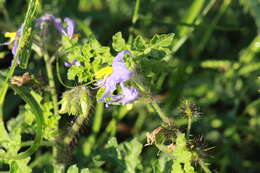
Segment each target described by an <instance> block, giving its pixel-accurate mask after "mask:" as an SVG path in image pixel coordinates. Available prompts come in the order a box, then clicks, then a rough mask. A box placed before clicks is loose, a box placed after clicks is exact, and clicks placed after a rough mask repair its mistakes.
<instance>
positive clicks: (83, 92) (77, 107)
mask: <svg viewBox="0 0 260 173" xmlns="http://www.w3.org/2000/svg"><path fill="white" fill-rule="evenodd" d="M60 104H61V109H60V110H59V113H61V114H65V113H68V114H69V115H87V114H88V112H89V110H90V107H91V99H90V96H89V91H88V89H87V88H86V87H85V86H78V87H75V88H73V89H71V90H69V91H66V92H64V93H63V95H62V99H61V101H60Z"/></svg>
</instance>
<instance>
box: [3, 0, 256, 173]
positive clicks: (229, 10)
mask: <svg viewBox="0 0 260 173" xmlns="http://www.w3.org/2000/svg"><path fill="white" fill-rule="evenodd" d="M28 2H29V1H25V0H8V1H4V0H0V31H1V33H3V32H6V31H16V30H17V29H18V28H19V27H20V25H21V23H22V22H23V21H24V19H25V14H26V9H27V6H28ZM136 2H137V3H140V4H136ZM38 13H39V14H40V15H43V14H45V13H52V14H54V15H55V16H58V17H61V18H63V17H70V18H72V19H74V20H75V21H76V27H77V28H76V33H77V34H79V37H74V38H73V39H69V38H68V37H65V36H63V37H62V38H61V39H59V36H57V33H56V32H55V31H51V29H50V33H51V37H50V38H46V40H47V41H48V44H47V45H48V46H47V47H48V48H47V49H48V51H49V52H51V53H55V52H56V50H58V53H59V57H60V60H59V61H60V62H64V61H68V62H72V61H73V60H74V59H78V60H79V61H80V62H81V63H82V64H83V66H80V67H76V66H71V67H70V68H68V69H67V68H64V67H63V66H62V65H61V63H60V69H59V70H60V72H59V73H60V77H61V80H63V81H65V82H64V83H66V84H67V85H69V86H74V85H76V86H77V85H80V84H81V83H88V82H92V81H93V80H94V75H93V74H94V73H95V72H97V71H98V70H99V69H101V68H103V67H105V66H109V65H111V62H112V60H113V55H116V53H117V52H119V51H121V50H124V49H129V50H131V52H132V53H133V55H132V56H131V57H132V59H131V57H129V58H125V61H126V64H127V66H128V67H129V68H130V69H131V70H135V72H136V74H135V78H134V80H133V81H131V82H132V84H133V85H140V86H138V87H140V88H142V89H143V90H142V95H143V97H142V98H140V99H139V100H138V101H137V102H136V103H134V104H129V105H126V106H111V107H112V108H111V107H110V108H107V109H106V108H104V107H103V105H102V104H97V105H96V106H94V104H93V105H91V108H90V116H88V118H87V120H85V119H83V120H85V122H86V123H84V122H81V123H80V125H82V124H83V125H82V126H83V127H82V128H81V130H80V131H79V132H78V130H79V128H80V127H78V129H77V131H76V132H72V133H73V135H72V136H70V137H72V138H73V139H71V140H72V142H71V143H70V144H69V145H63V144H60V143H61V141H63V139H64V136H66V133H68V132H71V131H68V129H67V128H68V127H74V126H73V123H74V122H78V121H77V118H79V117H77V116H66V115H56V114H55V113H54V112H53V105H52V104H51V97H52V94H51V92H50V90H51V87H50V86H49V85H48V78H47V75H46V70H45V69H44V68H45V67H44V61H43V59H42V57H41V56H42V55H41V54H43V52H41V51H38V52H37V51H36V50H35V47H34V45H32V49H33V50H34V51H36V52H37V53H31V54H30V59H29V58H28V57H29V53H28V54H26V53H25V55H26V56H24V57H26V58H25V61H24V62H25V65H24V66H22V67H27V69H26V70H25V69H22V68H19V67H17V68H16V70H15V74H16V75H20V74H22V73H24V72H26V71H29V72H30V73H31V74H34V75H35V76H36V78H37V80H38V81H37V82H38V83H37V84H35V83H28V84H27V85H26V87H28V88H27V89H29V90H34V91H32V92H28V93H27V92H26V93H27V94H28V95H30V96H31V97H33V99H34V100H36V102H37V104H39V105H40V106H39V107H40V108H39V109H41V110H42V111H43V118H44V123H45V125H44V127H45V128H44V129H43V138H44V140H43V141H42V142H41V146H40V148H39V149H38V150H37V152H36V153H35V154H33V155H32V156H31V157H28V158H26V159H22V160H10V161H6V160H4V159H3V158H0V171H2V172H4V171H5V172H8V170H10V171H11V172H17V173H20V172H30V171H33V172H68V173H74V172H77V173H78V172H81V173H85V172H86V173H87V172H93V173H101V172H104V173H105V172H144V173H150V172H154V173H158V172H163V173H166V172H170V171H174V170H179V171H176V172H194V171H195V172H207V169H203V168H202V167H203V164H201V160H204V161H205V162H207V163H205V164H206V166H209V168H210V170H212V172H214V171H215V172H221V173H226V172H241V173H243V172H248V173H257V172H258V171H259V170H260V159H259V156H258V153H259V152H260V140H259V139H260V134H259V133H258V130H260V109H259V106H260V98H259V92H258V90H259V86H260V80H259V79H257V78H258V76H259V72H260V61H259V56H260V35H259V31H260V1H259V0H239V1H232V0H209V1H203V0H194V1H192V0H186V1H181V0H179V1H173V0H140V1H138V0H137V1H133V0H74V1H70V0H45V1H42V2H41V6H40V8H39V9H38ZM30 27H32V25H31V24H30ZM50 28H51V26H50ZM171 33H175V35H174V34H171ZM25 36H26V34H25ZM30 36H31V34H28V35H27V40H30V41H36V42H40V41H41V40H37V38H36V37H35V38H33V39H36V40H31V37H30ZM57 40H59V41H57ZM4 41H6V40H5V38H4V36H3V34H0V42H1V43H2V42H4ZM26 45H27V46H28V47H26V49H30V46H31V45H30V44H26ZM22 46H24V45H22ZM27 55H28V56H27ZM11 61H12V55H11V53H10V51H9V49H8V47H7V46H5V47H4V46H1V47H0V68H1V71H0V74H1V75H4V76H6V74H7V72H8V71H9V65H10V64H11ZM27 62H28V66H27ZM53 68H54V66H53ZM54 77H55V78H54V80H55V81H56V83H57V85H56V89H57V94H58V99H59V100H61V97H62V94H63V92H64V91H65V87H64V86H62V85H60V84H59V80H58V74H55V75H54ZM2 85H3V82H2V80H0V86H2ZM41 90H44V92H42V93H44V94H39V93H41V92H40V91H41ZM67 92H68V91H67ZM100 92H101V91H100ZM0 94H2V93H0ZM89 94H90V95H91V96H90V97H92V96H93V97H94V91H93V92H91V93H89ZM99 94H100V93H99ZM185 99H188V100H190V101H191V102H192V103H195V104H196V105H197V106H198V107H199V108H200V109H199V110H196V111H199V113H198V115H199V116H196V117H194V118H193V119H192V122H193V123H192V127H191V133H190V134H191V136H190V137H189V136H188V137H187V138H188V139H187V140H184V139H185V136H184V133H185V132H186V127H187V124H188V121H187V119H186V117H184V116H183V115H182V110H181V107H182V103H183V102H182V101H183V100H185ZM79 100H80V99H79ZM67 101H68V100H67ZM79 102H80V101H79ZM154 102H156V103H159V104H160V107H161V109H162V111H163V112H164V114H166V115H167V116H168V117H169V118H170V119H172V120H173V126H174V128H175V126H177V127H178V129H179V130H178V131H177V132H176V131H172V129H170V130H169V129H168V128H169V127H168V125H166V126H167V127H166V128H165V129H166V131H167V135H165V136H166V138H163V139H161V138H160V139H158V141H159V142H160V144H159V143H157V145H153V146H144V144H145V143H146V139H145V138H146V133H147V132H151V131H153V130H154V129H156V128H158V127H159V126H164V125H163V124H162V123H161V120H160V119H159V118H158V116H156V115H157V113H156V111H155V110H154V109H153V107H152V104H151V103H154ZM88 106H89V105H88ZM94 107H95V108H94ZM64 109H65V107H64ZM79 109H80V108H79ZM67 112H69V111H67ZM17 113H18V115H17ZM63 113H66V112H63ZM84 118H86V117H84ZM4 123H5V124H6V126H7V129H8V132H9V136H11V138H12V139H15V140H13V142H10V141H9V137H6V136H7V135H6V133H5V132H4V130H3V129H2V128H3V127H4V126H2V124H1V125H0V154H3V153H5V152H6V151H5V149H4V148H5V147H6V145H10V146H9V148H12V151H13V152H15V153H17V152H18V150H21V151H24V150H25V149H26V147H28V146H31V145H32V143H33V141H31V140H32V139H33V135H34V134H35V132H34V131H35V129H37V124H36V122H35V116H34V115H33V113H32V110H31V107H30V106H29V105H28V104H26V105H25V107H24V104H23V102H22V101H21V99H20V98H19V97H13V93H12V92H8V94H7V97H6V100H5V107H4ZM168 131H169V132H170V134H171V135H172V136H170V137H171V138H170V139H168V138H167V137H168ZM200 135H201V136H202V137H203V141H202V140H198V138H199V139H200V137H198V136H200ZM165 136H164V137H165ZM159 137H160V136H159ZM159 137H158V138H159ZM7 138H8V141H6V139H7ZM22 141H24V142H22ZM171 143H174V144H175V145H176V146H175V148H174V149H173V151H172V152H169V151H168V150H166V149H168V148H167V147H168V146H169V145H170V144H171ZM16 144H19V145H16ZM54 145H59V146H61V147H58V148H56V150H55V149H53V148H54V147H53V146H54ZM212 147H213V149H211V148H212ZM21 148H22V149H21ZM10 151H11V150H10ZM195 153H196V154H195ZM184 157H185V158H184ZM56 158H58V159H56ZM192 158H193V159H192ZM194 158H195V159H194ZM176 160H177V161H176Z"/></svg>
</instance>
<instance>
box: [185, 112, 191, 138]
mask: <svg viewBox="0 0 260 173" xmlns="http://www.w3.org/2000/svg"><path fill="white" fill-rule="evenodd" d="M191 124H192V116H188V127H187V133H186V136H187V139H188V138H189V136H190V129H191Z"/></svg>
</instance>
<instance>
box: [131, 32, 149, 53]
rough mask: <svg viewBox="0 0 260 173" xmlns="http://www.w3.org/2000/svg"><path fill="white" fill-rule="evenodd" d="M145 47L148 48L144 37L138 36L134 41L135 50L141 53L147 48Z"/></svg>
mask: <svg viewBox="0 0 260 173" xmlns="http://www.w3.org/2000/svg"><path fill="white" fill-rule="evenodd" d="M145 46H146V43H145V41H144V39H143V37H142V36H140V35H138V36H137V37H136V38H135V39H134V43H133V48H134V49H136V50H138V51H141V50H143V49H144V48H145Z"/></svg>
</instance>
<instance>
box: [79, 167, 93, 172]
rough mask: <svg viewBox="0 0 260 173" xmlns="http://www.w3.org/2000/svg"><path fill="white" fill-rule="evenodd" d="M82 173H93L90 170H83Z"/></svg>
mask: <svg viewBox="0 0 260 173" xmlns="http://www.w3.org/2000/svg"><path fill="white" fill-rule="evenodd" d="M80 173H91V172H90V170H89V169H88V168H84V169H81V171H80Z"/></svg>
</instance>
